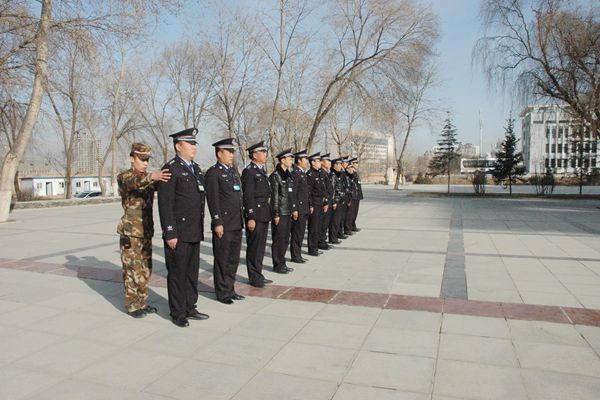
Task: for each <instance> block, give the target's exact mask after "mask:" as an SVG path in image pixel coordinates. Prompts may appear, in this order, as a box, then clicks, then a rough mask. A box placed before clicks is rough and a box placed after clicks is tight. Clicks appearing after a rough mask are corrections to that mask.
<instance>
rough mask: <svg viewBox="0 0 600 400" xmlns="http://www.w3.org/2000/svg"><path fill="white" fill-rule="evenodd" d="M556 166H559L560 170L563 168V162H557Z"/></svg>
mask: <svg viewBox="0 0 600 400" xmlns="http://www.w3.org/2000/svg"><path fill="white" fill-rule="evenodd" d="M556 166H557V167H558V168H562V160H557V162H556Z"/></svg>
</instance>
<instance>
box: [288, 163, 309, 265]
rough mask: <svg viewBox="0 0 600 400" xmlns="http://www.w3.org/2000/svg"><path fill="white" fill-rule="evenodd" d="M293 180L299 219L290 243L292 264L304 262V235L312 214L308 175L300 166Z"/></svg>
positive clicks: (293, 227) (296, 168) (296, 221)
mask: <svg viewBox="0 0 600 400" xmlns="http://www.w3.org/2000/svg"><path fill="white" fill-rule="evenodd" d="M292 180H293V181H294V191H295V193H296V207H297V209H298V219H296V220H294V221H292V237H291V243H290V253H291V256H292V262H304V259H303V258H302V242H304V233H305V232H306V222H307V221H308V215H309V213H310V199H309V197H310V196H309V192H308V183H307V181H306V173H305V172H304V170H303V169H302V168H300V167H298V166H294V167H293V170H292Z"/></svg>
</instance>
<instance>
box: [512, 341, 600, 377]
mask: <svg viewBox="0 0 600 400" xmlns="http://www.w3.org/2000/svg"><path fill="white" fill-rule="evenodd" d="M514 344H515V349H516V353H517V357H518V358H519V362H520V363H521V366H522V367H523V368H532V369H542V370H547V371H555V372H563V373H566V374H576V375H588V376H593V377H600V358H598V355H597V354H596V353H595V352H594V351H593V350H591V349H589V348H586V347H574V346H565V345H560V344H547V343H531V342H521V341H515V342H514Z"/></svg>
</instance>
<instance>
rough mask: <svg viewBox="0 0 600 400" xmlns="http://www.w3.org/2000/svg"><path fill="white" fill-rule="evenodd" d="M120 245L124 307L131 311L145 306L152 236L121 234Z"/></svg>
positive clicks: (150, 269)
mask: <svg viewBox="0 0 600 400" xmlns="http://www.w3.org/2000/svg"><path fill="white" fill-rule="evenodd" d="M120 247H121V262H122V263H123V283H124V285H125V308H126V309H127V311H128V312H133V311H136V310H140V309H142V308H144V307H146V299H147V298H148V280H149V279H150V274H151V273H152V238H137V237H132V236H121V241H120Z"/></svg>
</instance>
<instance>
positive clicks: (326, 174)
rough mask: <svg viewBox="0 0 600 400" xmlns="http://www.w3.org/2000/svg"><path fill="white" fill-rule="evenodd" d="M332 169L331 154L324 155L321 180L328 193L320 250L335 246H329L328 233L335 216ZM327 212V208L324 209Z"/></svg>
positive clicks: (322, 222) (320, 172) (320, 171)
mask: <svg viewBox="0 0 600 400" xmlns="http://www.w3.org/2000/svg"><path fill="white" fill-rule="evenodd" d="M330 169H331V158H330V154H329V153H327V154H323V155H322V156H321V169H320V170H319V174H320V177H321V180H322V181H323V182H325V190H326V192H327V200H328V201H327V210H326V211H324V212H323V220H322V221H321V236H320V237H319V249H321V250H329V249H331V248H333V246H331V245H329V244H327V231H328V230H329V222H330V221H331V215H332V214H333V207H332V205H333V192H334V191H333V182H332V181H331V179H332V178H331V175H330ZM323 210H325V208H323Z"/></svg>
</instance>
